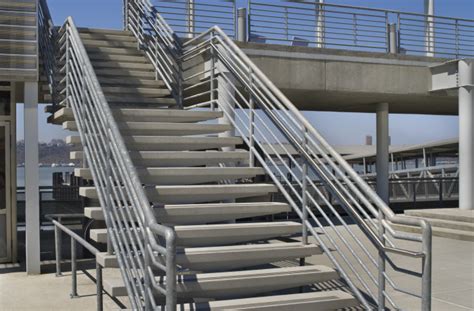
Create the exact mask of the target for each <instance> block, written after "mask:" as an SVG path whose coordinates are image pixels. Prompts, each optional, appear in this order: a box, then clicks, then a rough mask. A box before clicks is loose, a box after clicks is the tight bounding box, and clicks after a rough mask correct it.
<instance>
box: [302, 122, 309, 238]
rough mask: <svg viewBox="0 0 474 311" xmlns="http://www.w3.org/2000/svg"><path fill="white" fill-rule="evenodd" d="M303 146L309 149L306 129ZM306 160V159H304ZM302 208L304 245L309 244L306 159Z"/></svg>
mask: <svg viewBox="0 0 474 311" xmlns="http://www.w3.org/2000/svg"><path fill="white" fill-rule="evenodd" d="M303 147H304V150H305V151H306V150H308V130H307V129H306V127H305V129H304V132H303ZM303 160H304V159H303ZM301 178H302V189H301V191H302V209H303V223H302V225H303V226H302V230H303V232H302V241H303V245H307V244H308V225H307V222H308V195H307V190H308V162H307V161H306V160H304V162H303V172H302V176H301Z"/></svg>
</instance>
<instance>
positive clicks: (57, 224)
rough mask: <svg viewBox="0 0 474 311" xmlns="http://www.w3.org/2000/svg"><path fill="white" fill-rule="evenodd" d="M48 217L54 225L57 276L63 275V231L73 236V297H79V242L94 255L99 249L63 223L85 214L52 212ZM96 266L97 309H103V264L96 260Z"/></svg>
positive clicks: (100, 310) (99, 310)
mask: <svg viewBox="0 0 474 311" xmlns="http://www.w3.org/2000/svg"><path fill="white" fill-rule="evenodd" d="M46 218H47V219H49V220H50V221H51V222H52V223H53V225H54V245H55V246H54V249H55V255H56V276H57V277H58V276H61V275H62V272H61V271H62V270H61V262H62V233H65V234H67V235H68V236H69V237H70V238H71V298H74V297H77V296H78V293H77V256H76V251H77V249H76V248H77V244H79V245H81V246H83V247H84V248H86V249H87V250H88V251H89V252H91V254H92V255H94V257H96V256H97V254H98V253H99V250H98V249H97V248H95V247H94V246H93V245H92V244H90V243H88V242H87V241H86V240H85V239H84V238H82V237H81V236H80V235H78V234H77V233H75V232H74V231H72V230H71V229H69V228H68V227H66V226H65V225H64V224H62V223H61V221H62V219H82V218H84V215H83V214H52V215H46ZM95 266H96V268H95V269H96V277H95V283H96V295H97V310H98V311H102V310H103V309H104V304H103V301H104V300H103V288H102V266H101V265H100V264H99V263H98V262H97V260H96V261H95Z"/></svg>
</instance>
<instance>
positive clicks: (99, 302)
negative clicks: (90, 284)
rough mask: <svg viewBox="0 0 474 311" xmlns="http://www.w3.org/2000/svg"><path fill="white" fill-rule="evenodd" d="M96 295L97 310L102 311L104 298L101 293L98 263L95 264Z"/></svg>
mask: <svg viewBox="0 0 474 311" xmlns="http://www.w3.org/2000/svg"><path fill="white" fill-rule="evenodd" d="M95 279H96V294H97V310H98V311H102V310H103V309H104V303H103V301H104V299H103V298H104V297H103V293H102V267H101V266H100V264H99V263H96V264H95Z"/></svg>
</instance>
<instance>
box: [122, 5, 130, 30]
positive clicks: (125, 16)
mask: <svg viewBox="0 0 474 311" xmlns="http://www.w3.org/2000/svg"><path fill="white" fill-rule="evenodd" d="M128 1H129V0H123V29H124V30H127V29H128Z"/></svg>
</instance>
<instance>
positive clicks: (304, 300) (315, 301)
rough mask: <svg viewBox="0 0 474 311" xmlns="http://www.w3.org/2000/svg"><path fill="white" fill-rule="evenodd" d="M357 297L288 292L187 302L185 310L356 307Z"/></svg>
mask: <svg viewBox="0 0 474 311" xmlns="http://www.w3.org/2000/svg"><path fill="white" fill-rule="evenodd" d="M358 305H359V302H358V301H357V299H355V298H354V297H353V296H352V295H350V294H348V293H346V292H344V291H341V290H331V291H324V292H310V293H302V294H287V295H277V296H275V295H274V296H263V297H253V298H242V299H233V300H218V301H210V302H205V303H192V304H190V305H188V304H186V305H185V306H184V310H195V311H200V310H203V311H204V310H206V311H221V310H275V311H293V310H308V311H309V310H337V309H345V308H351V307H356V306H358Z"/></svg>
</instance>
